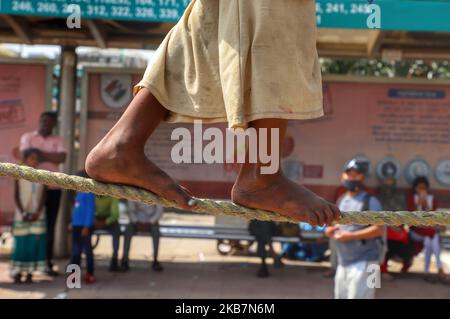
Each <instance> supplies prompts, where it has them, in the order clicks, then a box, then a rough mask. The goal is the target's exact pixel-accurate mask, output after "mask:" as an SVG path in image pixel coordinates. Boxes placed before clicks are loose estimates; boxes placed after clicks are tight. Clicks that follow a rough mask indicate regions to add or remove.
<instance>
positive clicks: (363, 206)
mask: <svg viewBox="0 0 450 319" xmlns="http://www.w3.org/2000/svg"><path fill="white" fill-rule="evenodd" d="M365 173H366V171H365V166H364V165H363V164H362V163H360V162H358V161H355V160H352V161H350V162H349V163H348V165H347V166H346V168H345V171H344V173H343V174H342V184H343V185H344V187H345V188H346V189H347V191H346V192H345V193H344V194H343V195H342V196H341V197H340V198H339V199H338V202H337V204H338V207H339V209H340V210H341V211H365V210H372V211H380V210H381V204H380V202H379V201H378V200H377V199H376V198H375V197H373V196H371V195H369V194H368V193H367V192H366V191H365V190H364V185H363V181H364V178H365ZM326 234H327V236H328V237H332V238H333V239H334V240H335V242H336V253H337V257H338V267H337V270H336V275H335V289H334V295H335V298H336V299H353V298H358V299H362V298H364V299H373V298H374V297H375V289H376V287H377V286H378V285H376V282H375V283H374V282H373V281H371V280H370V279H371V278H369V276H370V275H373V274H374V271H376V272H378V273H377V274H375V275H376V277H375V278H376V279H375V280H379V274H380V273H379V264H380V261H381V259H382V258H384V256H383V254H384V251H385V242H384V240H383V236H384V227H383V226H376V225H372V226H371V225H367V226H363V225H334V226H330V227H327V229H326ZM378 287H379V286H378Z"/></svg>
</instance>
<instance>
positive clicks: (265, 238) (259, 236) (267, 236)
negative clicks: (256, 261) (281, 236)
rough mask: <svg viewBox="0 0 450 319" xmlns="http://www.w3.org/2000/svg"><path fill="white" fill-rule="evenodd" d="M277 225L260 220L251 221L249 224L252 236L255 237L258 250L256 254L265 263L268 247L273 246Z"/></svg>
mask: <svg viewBox="0 0 450 319" xmlns="http://www.w3.org/2000/svg"><path fill="white" fill-rule="evenodd" d="M275 230H276V229H275V224H274V223H272V222H265V221H260V220H251V221H250V223H249V231H250V234H252V235H253V236H255V239H256V243H257V245H258V246H257V248H256V254H257V255H258V257H260V258H261V259H262V261H263V262H265V259H266V257H267V250H266V245H270V244H272V236H273V234H274V233H275Z"/></svg>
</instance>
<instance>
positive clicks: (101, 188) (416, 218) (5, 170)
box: [0, 163, 450, 226]
mask: <svg viewBox="0 0 450 319" xmlns="http://www.w3.org/2000/svg"><path fill="white" fill-rule="evenodd" d="M0 176H9V177H12V178H15V179H25V180H27V181H30V182H35V183H40V184H45V185H48V186H57V187H61V188H65V189H71V190H75V191H80V192H90V193H94V194H97V195H108V196H111V197H115V198H124V199H128V200H132V201H138V202H143V203H145V204H158V205H161V206H164V207H174V208H176V207H177V205H176V204H175V203H174V202H172V201H169V200H166V199H164V198H161V197H159V196H157V195H156V194H154V193H152V192H149V191H146V190H144V189H141V188H136V187H131V186H125V185H115V184H106V183H101V182H97V181H94V180H92V179H88V178H83V177H79V176H72V175H67V174H63V173H55V172H49V171H45V170H39V169H34V168H31V167H28V166H21V165H16V164H11V163H0ZM195 200H196V201H197V204H196V205H195V207H194V208H193V209H192V211H193V212H196V213H203V214H212V215H230V216H237V217H242V218H246V219H259V220H270V221H280V222H293V223H296V222H298V221H295V220H294V219H291V218H289V217H286V216H282V215H279V214H276V213H273V212H268V211H263V210H256V209H250V208H247V207H243V206H240V205H237V204H234V203H232V202H230V201H219V200H210V199H201V198H196V199H195ZM339 223H340V224H355V225H402V224H406V225H427V226H431V225H450V211H431V212H419V211H418V212H407V211H397V212H390V211H383V212H374V211H364V212H342V217H341V219H340V220H339Z"/></svg>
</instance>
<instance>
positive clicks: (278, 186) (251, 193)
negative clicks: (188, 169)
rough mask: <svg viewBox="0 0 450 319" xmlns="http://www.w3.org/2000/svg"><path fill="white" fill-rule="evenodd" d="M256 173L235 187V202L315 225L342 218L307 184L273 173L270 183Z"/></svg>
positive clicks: (331, 205)
mask: <svg viewBox="0 0 450 319" xmlns="http://www.w3.org/2000/svg"><path fill="white" fill-rule="evenodd" d="M261 179H262V178H258V177H256V176H253V178H252V179H250V178H247V180H245V181H242V179H238V180H237V182H236V183H235V184H234V186H233V190H232V193H231V198H232V200H233V202H234V203H236V204H239V205H242V206H246V207H249V208H256V209H262V210H267V211H271V212H275V213H278V214H281V215H285V216H289V217H291V218H294V219H295V220H298V221H302V222H307V223H309V224H311V225H313V226H321V225H324V224H330V223H331V222H333V221H334V220H337V219H338V218H339V217H340V211H339V209H338V208H337V207H336V206H335V205H333V204H331V203H329V202H327V201H326V200H325V199H323V198H321V197H319V196H317V195H316V194H314V193H313V192H311V191H310V190H308V189H306V188H305V187H303V186H301V185H299V184H297V183H294V182H293V181H291V180H289V179H288V178H286V177H284V176H283V175H282V174H277V176H271V177H270V182H269V183H267V182H265V181H261Z"/></svg>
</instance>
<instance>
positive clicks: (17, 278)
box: [14, 273, 22, 284]
mask: <svg viewBox="0 0 450 319" xmlns="http://www.w3.org/2000/svg"><path fill="white" fill-rule="evenodd" d="M14 283H15V284H21V283H22V275H21V274H20V273H19V274H16V275H14Z"/></svg>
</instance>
